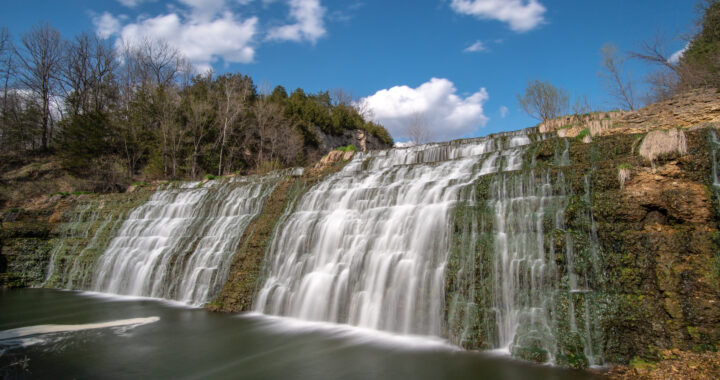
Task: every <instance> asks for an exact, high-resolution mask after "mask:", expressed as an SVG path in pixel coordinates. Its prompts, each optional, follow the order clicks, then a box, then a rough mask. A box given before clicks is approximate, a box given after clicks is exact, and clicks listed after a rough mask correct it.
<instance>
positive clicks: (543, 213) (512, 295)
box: [488, 171, 575, 352]
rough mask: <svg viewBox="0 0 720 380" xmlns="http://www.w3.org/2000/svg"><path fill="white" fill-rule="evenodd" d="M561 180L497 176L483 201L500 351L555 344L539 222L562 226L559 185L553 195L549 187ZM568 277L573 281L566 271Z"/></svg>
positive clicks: (551, 268) (550, 266) (549, 261)
mask: <svg viewBox="0 0 720 380" xmlns="http://www.w3.org/2000/svg"><path fill="white" fill-rule="evenodd" d="M561 181H562V178H553V180H551V178H550V174H549V173H547V172H546V173H542V174H540V175H538V176H536V175H535V173H534V172H533V171H530V172H528V173H527V174H525V175H508V176H498V177H497V178H495V179H494V180H493V182H492V184H491V189H490V193H491V197H492V198H491V199H490V200H489V202H488V203H489V206H490V208H491V209H492V210H494V213H495V221H494V223H493V232H492V233H493V241H494V260H493V264H492V265H493V272H494V273H493V276H494V290H493V291H492V294H493V296H494V297H493V306H492V308H493V311H494V312H495V313H496V316H495V321H496V323H497V333H498V337H497V343H498V345H499V347H500V348H507V349H512V348H513V347H511V346H513V345H514V346H516V347H522V348H527V347H532V348H534V349H545V350H547V351H548V352H549V350H548V348H550V347H553V346H555V341H554V339H555V337H554V334H553V329H552V325H551V321H550V317H549V312H550V310H551V309H552V306H553V303H554V301H553V299H552V296H553V291H552V290H553V289H552V287H553V285H554V284H553V277H555V275H556V271H557V269H556V268H555V262H554V260H553V259H554V257H553V256H554V255H552V254H553V252H552V250H551V251H550V252H546V250H545V242H544V238H545V234H544V225H543V224H544V221H545V219H546V218H548V219H549V220H550V222H551V223H552V224H551V226H552V227H554V228H558V229H560V228H562V224H563V223H564V220H563V219H564V217H563V216H564V215H563V213H562V211H563V210H564V208H565V207H564V206H565V205H564V203H565V202H566V197H565V194H563V189H562V186H560V191H558V190H557V187H556V189H553V185H552V182H556V183H560V184H562V182H561ZM554 190H555V191H554ZM568 256H570V257H572V255H571V254H569V255H568ZM569 265H570V266H571V265H572V261H570V262H569ZM570 277H571V280H570V282H571V283H573V282H575V281H574V278H573V275H572V271H571V276H570ZM511 351H512V350H511Z"/></svg>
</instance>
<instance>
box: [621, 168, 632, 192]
mask: <svg viewBox="0 0 720 380" xmlns="http://www.w3.org/2000/svg"><path fill="white" fill-rule="evenodd" d="M629 179H630V169H628V168H619V169H618V181H620V188H621V189H622V188H624V187H625V182H626V181H627V180H629Z"/></svg>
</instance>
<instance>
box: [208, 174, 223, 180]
mask: <svg viewBox="0 0 720 380" xmlns="http://www.w3.org/2000/svg"><path fill="white" fill-rule="evenodd" d="M216 178H220V177H219V176H214V175H212V174H205V179H206V180H208V181H212V180H214V179H216Z"/></svg>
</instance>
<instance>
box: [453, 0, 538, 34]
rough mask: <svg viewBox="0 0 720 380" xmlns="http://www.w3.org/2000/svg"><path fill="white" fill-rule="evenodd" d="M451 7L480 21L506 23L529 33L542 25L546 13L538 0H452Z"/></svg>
mask: <svg viewBox="0 0 720 380" xmlns="http://www.w3.org/2000/svg"><path fill="white" fill-rule="evenodd" d="M450 7H451V8H452V9H453V10H454V11H455V12H458V13H462V14H466V15H472V16H475V17H477V18H479V19H490V20H498V21H502V22H506V23H508V24H509V25H510V29H512V30H514V31H516V32H527V31H528V30H531V29H534V28H535V27H537V26H538V25H540V24H542V23H543V22H544V21H545V20H544V18H543V16H544V14H545V11H546V9H545V7H544V6H543V5H542V4H540V2H538V0H452V2H451V3H450Z"/></svg>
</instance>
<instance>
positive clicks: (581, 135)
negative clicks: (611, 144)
mask: <svg viewBox="0 0 720 380" xmlns="http://www.w3.org/2000/svg"><path fill="white" fill-rule="evenodd" d="M586 136H590V129H589V128H585V129H583V130H582V131H580V132H579V133H578V135H577V138H578V139H579V140H582V139H584V138H585V137H586Z"/></svg>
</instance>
